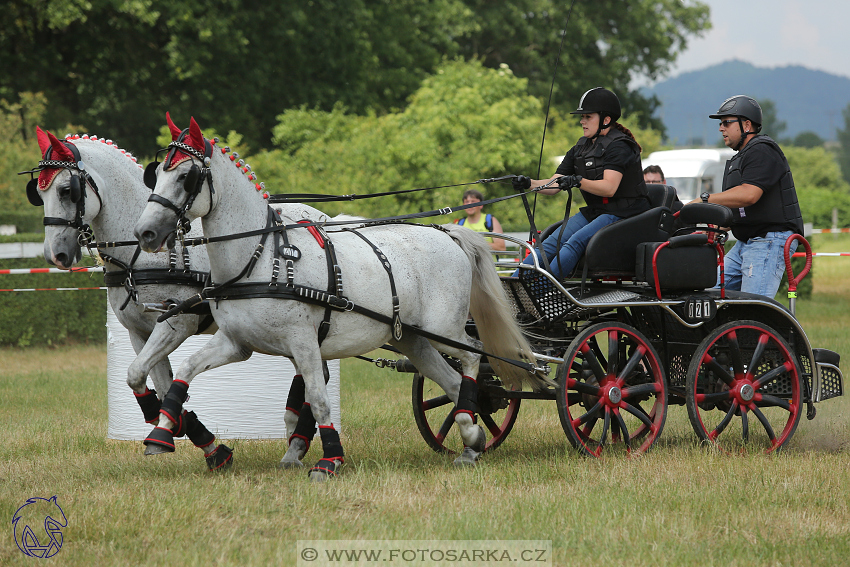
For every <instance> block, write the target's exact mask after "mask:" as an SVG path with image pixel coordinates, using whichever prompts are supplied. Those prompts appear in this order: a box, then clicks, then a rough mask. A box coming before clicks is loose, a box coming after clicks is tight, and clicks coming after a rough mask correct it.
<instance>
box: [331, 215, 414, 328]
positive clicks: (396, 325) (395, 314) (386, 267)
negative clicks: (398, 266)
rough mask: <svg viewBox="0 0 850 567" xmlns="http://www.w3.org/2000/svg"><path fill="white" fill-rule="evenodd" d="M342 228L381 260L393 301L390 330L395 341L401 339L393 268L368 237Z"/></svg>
mask: <svg viewBox="0 0 850 567" xmlns="http://www.w3.org/2000/svg"><path fill="white" fill-rule="evenodd" d="M343 230H346V231H348V232H351V233H352V234H356V235H357V236H359V237H360V238H361V239H362V240H363V242H365V243H366V244H368V245H369V246H371V247H372V251H374V252H375V255H376V256H377V257H378V260H379V261H380V262H381V265H382V266H383V267H384V270H386V272H387V276H388V277H389V278H390V291H391V292H392V301H393V322H392V325H391V327H392V330H393V338H394V339H395V340H397V341H400V340H401V331H402V325H401V317H400V316H399V311H400V307H399V301H398V292H397V291H396V287H395V278H394V277H393V268H392V266H391V265H390V261H389V260H388V259H387V257H386V255H385V254H384V253H383V252H381V250H380V248H378V247H377V246H375V245H374V244H373V243H372V241H370V240H369V239H368V238H366V237H365V236H363V235H362V234H360V233H359V232H357V231H356V230H354V229H353V228H345V229H343Z"/></svg>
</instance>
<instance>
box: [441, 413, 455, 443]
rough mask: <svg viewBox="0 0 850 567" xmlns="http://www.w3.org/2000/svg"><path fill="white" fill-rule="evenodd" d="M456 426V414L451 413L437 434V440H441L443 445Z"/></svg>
mask: <svg viewBox="0 0 850 567" xmlns="http://www.w3.org/2000/svg"><path fill="white" fill-rule="evenodd" d="M454 424H455V414H454V412H451V413H449V415H447V416H446V419H444V420H443V424H442V425H441V426H440V431H439V432H438V433H437V439H439V440H440V442H441V443H442V442H443V439H445V438H446V436H447V435H448V434H449V431H450V430H451V428H452V426H453V425H454Z"/></svg>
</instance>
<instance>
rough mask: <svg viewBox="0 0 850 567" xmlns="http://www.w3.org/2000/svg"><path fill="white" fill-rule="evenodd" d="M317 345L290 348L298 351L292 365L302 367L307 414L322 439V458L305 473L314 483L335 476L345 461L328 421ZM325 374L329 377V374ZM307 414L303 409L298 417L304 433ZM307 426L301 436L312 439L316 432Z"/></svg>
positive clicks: (327, 406) (326, 398)
mask: <svg viewBox="0 0 850 567" xmlns="http://www.w3.org/2000/svg"><path fill="white" fill-rule="evenodd" d="M318 346H319V345H318V343H305V344H300V345H292V351H293V352H295V353H298V354H297V355H296V356H295V365H296V367H297V368H299V369H301V370H302V376H303V378H304V395H305V398H306V403H307V404H309V410H310V413H311V414H312V417H313V419H314V420H315V422H314V423H316V424H318V426H319V435H320V436H321V439H322V458H321V459H320V460H319V462H317V463H316V464H315V466H313V467H312V468H311V469H310V471H309V473H308V474H309V475H310V480H312V481H313V482H324V481H325V480H327V479H328V477H330V476H336V473H337V471H338V470H339V468H340V466H341V465H342V463H343V462H344V461H345V455H344V453H343V450H342V443H341V442H340V439H339V433H338V432H337V431H336V428H335V427H334V425H333V423H331V404H330V400H329V399H328V391H327V387H326V382H325V376H326V373H325V372H323V370H322V369H324V366H323V361H322V358H321V353H320V351H319V348H318ZM327 375H328V376H329V374H327ZM306 413H307V412H305V411H302V412H301V415H300V416H299V420H298V426H301V423H302V420H304V422H305V432H306V429H307V428H306V425H308V424H309V421H312V420H308V419H307V418H306V417H305V414H306ZM298 426H296V427H298ZM310 429H311V431H310V432H309V433H308V434H307V435H304V436H305V437H309V438H310V439H312V437H313V436H314V435H315V429H313V428H312V426H311V427H310ZM290 448H291V447H290Z"/></svg>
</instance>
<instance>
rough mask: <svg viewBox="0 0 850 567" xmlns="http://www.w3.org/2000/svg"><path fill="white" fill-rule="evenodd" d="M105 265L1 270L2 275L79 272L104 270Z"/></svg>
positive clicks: (0, 274)
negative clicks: (65, 268)
mask: <svg viewBox="0 0 850 567" xmlns="http://www.w3.org/2000/svg"><path fill="white" fill-rule="evenodd" d="M102 271H103V266H92V267H90V268H71V269H70V270H60V269H59V268H10V269H5V270H0V276H6V275H15V274H72V273H77V272H102Z"/></svg>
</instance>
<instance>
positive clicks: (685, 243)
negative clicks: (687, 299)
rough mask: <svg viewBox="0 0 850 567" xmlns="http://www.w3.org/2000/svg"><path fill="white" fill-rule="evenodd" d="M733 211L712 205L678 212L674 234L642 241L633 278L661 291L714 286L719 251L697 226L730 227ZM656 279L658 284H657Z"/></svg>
mask: <svg viewBox="0 0 850 567" xmlns="http://www.w3.org/2000/svg"><path fill="white" fill-rule="evenodd" d="M731 222H732V211H731V210H730V209H729V208H728V207H724V206H723V205H716V204H714V203H694V204H693V205H688V206H687V207H683V208H682V210H681V211H680V212H679V215H678V219H677V226H679V225H681V226H682V227H683V228H679V229H677V230H676V235H675V236H673V237H671V238H670V239H669V240H668V241H666V242H642V243H640V244H638V245H637V253H636V257H635V276H636V279H638V280H640V281H643V282H646V283H648V284H649V285H651V286H653V287H657V289H660V290H667V291H686V290H702V289H706V288H710V287H714V285H715V284H716V283H717V261H718V252H717V247H716V244H715V243H714V242H713V240H712V239H710V238H709V233H708V232H706V231H705V230H704V229H701V228H700V227H699V226H698V225H705V224H713V225H718V226H721V227H723V226H729V225H730V224H731ZM656 280H657V285H656Z"/></svg>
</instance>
